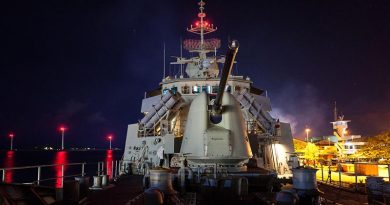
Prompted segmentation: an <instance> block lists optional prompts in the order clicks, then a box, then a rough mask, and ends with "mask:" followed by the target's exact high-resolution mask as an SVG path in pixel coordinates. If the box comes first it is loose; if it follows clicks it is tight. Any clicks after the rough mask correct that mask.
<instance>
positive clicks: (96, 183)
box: [92, 176, 102, 188]
mask: <svg viewBox="0 0 390 205" xmlns="http://www.w3.org/2000/svg"><path fill="white" fill-rule="evenodd" d="M101 187H102V176H93V185H92V188H101Z"/></svg>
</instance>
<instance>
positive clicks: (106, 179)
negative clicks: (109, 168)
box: [102, 174, 108, 187]
mask: <svg viewBox="0 0 390 205" xmlns="http://www.w3.org/2000/svg"><path fill="white" fill-rule="evenodd" d="M107 185H108V175H107V174H103V175H102V186H103V187H105V186H107Z"/></svg>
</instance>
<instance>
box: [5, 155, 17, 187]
mask: <svg viewBox="0 0 390 205" xmlns="http://www.w3.org/2000/svg"><path fill="white" fill-rule="evenodd" d="M14 155H15V151H7V152H6V157H5V160H4V167H5V168H10V167H13V166H14V163H15V162H14V160H15V157H14ZM13 173H14V170H6V171H5V178H4V181H5V183H12V175H13Z"/></svg>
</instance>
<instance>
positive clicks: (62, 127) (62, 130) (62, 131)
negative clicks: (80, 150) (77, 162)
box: [60, 126, 66, 150]
mask: <svg viewBox="0 0 390 205" xmlns="http://www.w3.org/2000/svg"><path fill="white" fill-rule="evenodd" d="M65 130H66V128H65V126H61V127H60V131H61V150H64V135H65Z"/></svg>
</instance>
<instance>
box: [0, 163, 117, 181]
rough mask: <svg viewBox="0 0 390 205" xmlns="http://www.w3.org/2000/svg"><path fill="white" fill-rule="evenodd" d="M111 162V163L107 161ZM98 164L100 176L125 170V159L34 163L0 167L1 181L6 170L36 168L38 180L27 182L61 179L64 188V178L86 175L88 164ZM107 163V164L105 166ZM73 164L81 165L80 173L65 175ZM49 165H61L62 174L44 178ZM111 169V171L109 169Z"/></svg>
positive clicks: (112, 175) (113, 174) (114, 176)
mask: <svg viewBox="0 0 390 205" xmlns="http://www.w3.org/2000/svg"><path fill="white" fill-rule="evenodd" d="M105 162H110V163H105ZM93 164H95V165H97V171H96V172H95V173H96V174H97V175H98V176H100V175H104V174H108V173H109V172H110V173H111V177H112V178H116V177H118V176H119V175H120V174H121V173H122V172H123V161H122V160H112V161H100V162H94V163H87V162H80V163H66V164H48V165H34V166H21V167H7V168H0V171H1V182H3V183H7V182H6V172H7V171H14V170H29V169H31V170H34V169H35V170H36V180H34V181H32V182H31V181H29V182H27V183H31V184H35V185H40V184H41V182H43V181H52V180H61V183H60V187H57V188H63V184H64V179H65V178H70V177H84V176H85V175H86V172H85V167H86V166H87V165H93ZM105 165H106V166H105ZM71 166H79V167H80V173H77V174H69V175H65V167H71ZM48 167H60V168H61V175H57V176H56V177H53V178H45V179H43V178H42V169H43V168H48ZM109 170H110V171H109Z"/></svg>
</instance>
